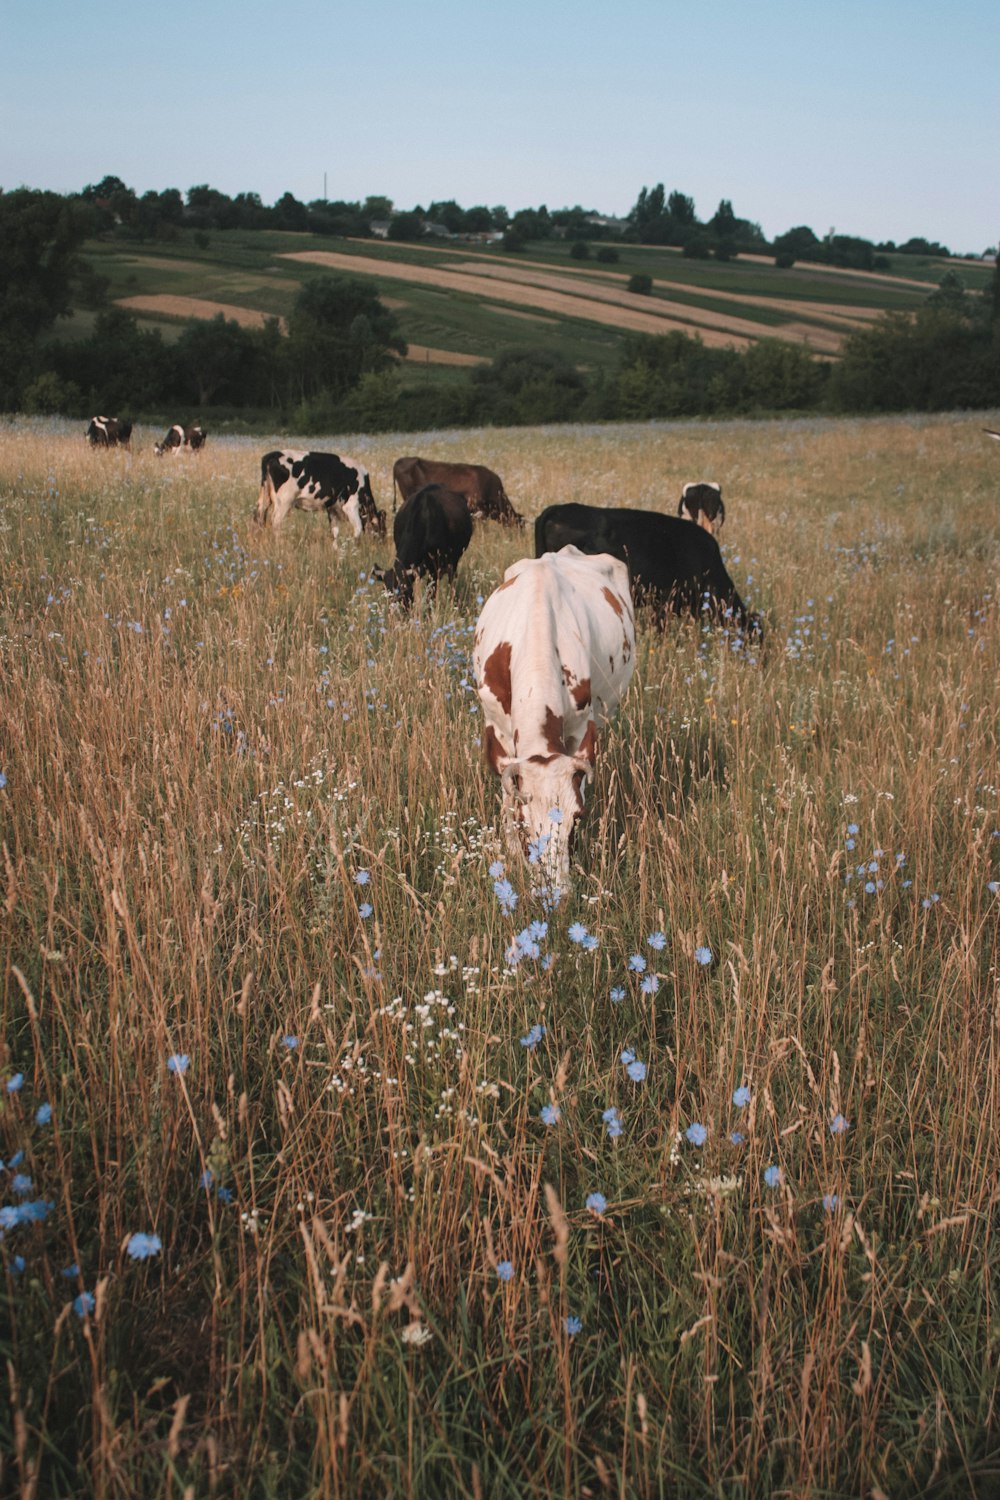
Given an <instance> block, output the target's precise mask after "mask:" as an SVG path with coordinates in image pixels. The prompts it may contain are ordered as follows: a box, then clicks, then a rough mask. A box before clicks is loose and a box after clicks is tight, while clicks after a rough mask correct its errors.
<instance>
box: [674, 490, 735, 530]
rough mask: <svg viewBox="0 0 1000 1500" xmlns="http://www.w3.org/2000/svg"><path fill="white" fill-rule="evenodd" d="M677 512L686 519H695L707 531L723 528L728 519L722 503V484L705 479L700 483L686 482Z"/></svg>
mask: <svg viewBox="0 0 1000 1500" xmlns="http://www.w3.org/2000/svg"><path fill="white" fill-rule="evenodd" d="M677 514H678V515H679V516H680V517H681V518H682V520H685V521H694V522H695V523H696V525H698V526H702V527H704V529H705V530H706V531H709V532H716V531H720V530H721V529H722V523H723V521H724V520H725V519H726V507H725V506H724V505H723V503H722V486H721V485H718V484H713V483H711V482H710V481H709V480H703V481H702V482H701V483H699V484H686V485H685V486H684V488H683V489H682V490H681V503H680V505H678V507H677Z"/></svg>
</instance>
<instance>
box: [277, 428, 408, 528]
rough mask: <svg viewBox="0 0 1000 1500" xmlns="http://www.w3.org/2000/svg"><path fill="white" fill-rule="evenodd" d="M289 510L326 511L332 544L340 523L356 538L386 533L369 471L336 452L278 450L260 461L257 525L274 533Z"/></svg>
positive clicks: (382, 513)
mask: <svg viewBox="0 0 1000 1500" xmlns="http://www.w3.org/2000/svg"><path fill="white" fill-rule="evenodd" d="M290 510H309V511H313V510H325V511H326V514H327V518H328V520H329V522H330V531H331V533H332V535H333V538H334V540H335V541H336V538H337V532H338V525H337V523H338V522H339V521H340V520H345V521H346V522H347V524H348V525H349V526H350V528H351V530H352V532H353V533H354V536H355V537H359V536H360V535H361V533H362V531H374V532H376V533H377V534H378V535H379V536H383V535H384V534H385V512H384V511H380V510H378V509H377V508H376V505H375V499H374V496H373V495H372V490H371V484H370V483H369V480H368V470H367V469H366V468H365V467H364V466H363V465H362V464H359V463H358V462H357V461H356V460H355V459H353V458H341V457H339V456H338V454H336V453H288V452H285V451H283V450H282V449H280V448H276V449H275V450H274V452H273V453H265V454H264V457H263V458H262V459H261V461H260V494H259V495H258V496H257V511H256V520H257V524H258V525H260V526H266V525H267V524H268V522H269V521H270V523H271V525H272V526H273V527H274V528H275V530H277V528H278V527H279V526H280V525H281V523H282V521H283V520H284V519H285V517H286V516H287V514H288V512H289V511H290Z"/></svg>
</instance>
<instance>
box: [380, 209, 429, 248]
mask: <svg viewBox="0 0 1000 1500" xmlns="http://www.w3.org/2000/svg"><path fill="white" fill-rule="evenodd" d="M423 233H424V216H423V214H421V213H418V212H417V211H416V209H414V210H413V211H412V212H411V213H405V214H395V215H394V216H393V218H391V219H390V220H389V238H390V239H391V240H419V239H421V238H422V237H423Z"/></svg>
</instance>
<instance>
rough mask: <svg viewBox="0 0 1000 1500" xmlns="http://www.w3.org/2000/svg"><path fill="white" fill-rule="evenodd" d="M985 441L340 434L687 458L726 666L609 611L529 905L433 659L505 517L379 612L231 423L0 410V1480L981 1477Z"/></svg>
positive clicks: (517, 463)
mask: <svg viewBox="0 0 1000 1500" xmlns="http://www.w3.org/2000/svg"><path fill="white" fill-rule="evenodd" d="M979 425H980V424H979V423H978V422H977V421H975V420H954V419H942V420H921V421H919V422H918V421H906V420H898V421H892V422H883V421H866V422H841V423H828V422H819V421H811V422H788V423H781V424H768V425H760V426H754V425H749V424H740V423H731V424H718V425H713V426H707V425H693V424H692V425H674V426H662V427H655V426H654V427H648V426H642V427H640V426H637V427H629V428H592V429H565V428H564V429H553V430H539V431H536V432H524V431H517V432H499V431H489V432H483V433H479V434H469V433H463V434H461V435H457V434H446V435H441V436H439V437H437V438H435V437H432V436H430V435H428V434H421V435H419V436H413V435H410V436H408V437H405V438H386V439H379V440H378V441H377V442H376V441H371V440H363V439H352V440H350V441H349V442H348V441H345V442H344V443H343V444H342V447H343V448H344V449H346V451H351V452H354V453H355V454H357V455H359V456H361V457H364V458H365V459H366V460H367V462H368V463H369V465H370V467H371V470H372V476H373V483H374V486H375V490H376V494H377V496H378V497H379V499H380V502H382V503H385V502H387V501H388V498H389V494H390V489H391V479H390V475H391V465H392V461H393V459H394V458H395V457H397V456H398V455H399V454H400V453H402V452H404V451H410V452H420V451H427V452H430V453H432V454H435V455H436V456H440V457H455V458H473V459H477V460H480V461H483V462H487V463H489V464H491V465H492V466H493V467H495V468H497V469H498V470H499V471H500V472H501V474H502V475H503V476H504V479H505V482H506V486H507V489H508V491H509V493H510V494H511V496H512V498H513V499H514V501H515V504H517V505H518V506H519V508H522V509H524V510H525V511H526V512H527V513H528V514H529V515H534V514H535V513H536V512H537V511H538V510H540V509H541V508H542V506H543V505H544V504H546V503H549V502H551V501H555V500H562V499H580V500H584V501H589V502H592V503H598V504H609V503H627V502H632V503H637V504H641V505H646V506H652V507H656V508H663V509H668V510H671V511H673V509H674V508H675V505H676V499H677V496H678V495H679V492H680V487H681V484H682V483H683V482H684V481H686V480H689V479H702V478H705V479H716V480H719V481H721V482H722V484H723V486H724V493H725V495H726V499H727V505H728V508H729V516H730V519H729V521H728V522H727V525H726V528H725V531H724V533H723V540H724V542H725V544H726V551H727V559H728V563H729V567H730V570H731V572H732V574H733V576H734V579H735V580H736V582H737V586H738V587H739V588H740V590H741V592H742V593H743V595H744V597H745V598H749V599H750V601H751V602H752V603H753V605H754V607H756V608H760V609H762V610H763V611H764V613H765V618H766V622H767V630H768V636H767V641H766V644H765V648H764V651H763V652H762V654H761V658H760V660H759V661H757V662H753V661H748V660H747V659H746V658H745V656H744V654H743V653H741V652H739V651H735V650H733V649H732V644H731V643H730V642H729V641H727V640H726V638H725V637H723V636H720V635H719V634H718V633H706V632H702V631H701V630H700V629H699V628H698V627H697V626H696V625H694V624H685V625H677V626H675V627H673V628H671V629H669V630H668V631H667V632H666V633H665V634H664V635H663V636H659V635H656V634H655V633H653V632H651V631H650V630H649V629H648V628H647V629H645V630H644V632H643V634H642V638H641V644H640V660H639V664H638V669H637V672H636V676H635V680H634V683H633V686H632V688H631V689H630V692H629V695H628V697H627V699H626V701H625V703H624V705H623V708H622V710H621V712H620V714H619V716H618V719H617V721H616V723H615V725H614V727H613V729H612V731H611V732H610V733H609V734H608V735H607V737H606V740H605V743H604V745H603V748H602V754H601V761H600V765H599V770H598V776H597V779H596V782H595V785H594V788H593V792H592V806H591V810H590V814H589V820H588V825H587V830H586V833H585V836H584V837H583V839H582V842H581V845H580V847H579V851H578V853H579V859H580V866H579V870H578V875H577V880H576V885H575V890H574V893H573V894H572V896H571V897H570V898H568V899H567V900H565V901H564V902H563V903H562V904H561V905H560V907H559V909H558V910H557V911H554V912H553V911H545V910H543V909H542V908H541V906H540V904H539V903H538V901H537V900H535V899H533V898H532V896H531V893H530V889H529V883H528V882H527V881H526V880H525V879H524V878H523V875H522V872H518V871H514V870H511V869H510V868H509V867H508V868H507V869H506V870H505V872H504V875H505V877H509V879H510V881H511V884H512V887H513V893H514V894H515V895H516V898H517V905H516V908H515V909H514V910H513V911H508V910H506V909H505V907H506V906H509V905H510V902H509V901H507V902H505V901H503V900H501V899H499V898H498V896H497V895H496V894H495V891H494V882H495V880H498V879H499V878H500V877H499V876H494V875H491V874H490V873H489V867H490V865H491V864H493V862H494V861H496V860H498V859H500V858H502V854H501V841H500V839H499V838H498V833H497V823H498V816H497V815H498V802H499V792H498V787H497V784H496V782H495V781H494V780H493V779H492V778H490V777H488V776H487V774H486V773H485V771H484V769H483V766H482V763H481V759H480V750H479V747H478V735H479V729H480V723H481V720H480V718H479V715H478V713H477V704H476V697H475V693H474V690H473V684H472V682H471V680H470V677H469V647H470V640H471V629H472V624H473V621H474V619H475V616H476V613H477V609H478V604H479V600H480V597H481V596H485V595H486V594H487V593H488V592H489V590H490V589H491V588H492V587H493V586H494V584H495V583H496V581H497V580H498V579H499V577H500V575H501V573H502V570H503V568H504V567H505V566H506V565H507V563H509V562H510V561H511V560H513V559H514V558H515V557H516V556H518V555H521V553H522V551H523V550H528V549H529V548H530V532H529V533H527V534H525V535H523V536H514V535H511V534H510V533H508V532H505V531H502V530H500V529H499V528H493V527H490V526H488V525H484V526H481V527H479V529H478V530H477V534H476V536H475V538H474V540H473V545H472V549H471V551H470V553H469V554H468V556H467V558H466V560H465V561H464V562H463V564H462V567H461V569H460V574H459V580H458V585H457V588H456V590H455V592H454V593H451V592H449V591H448V590H442V594H441V597H440V598H439V600H438V602H437V603H436V605H434V607H433V608H425V609H424V610H423V611H422V612H418V613H417V614H416V615H415V617H414V618H412V619H409V620H405V619H400V618H398V617H397V615H396V614H395V613H394V611H393V610H391V609H389V608H388V607H387V604H386V600H385V597H384V595H383V594H381V593H380V592H379V588H377V587H372V586H370V585H369V583H368V581H367V570H368V569H369V568H370V566H371V565H372V564H373V563H374V562H375V561H376V560H384V549H382V551H381V552H380V550H379V548H378V545H377V544H375V543H373V542H371V541H369V540H368V539H367V538H364V539H363V540H362V541H361V543H359V544H358V545H356V546H355V545H353V544H348V545H346V546H343V547H342V548H341V550H340V551H339V552H335V551H333V550H332V549H331V546H330V541H329V536H328V533H327V530H326V527H325V525H324V524H323V522H322V521H321V520H320V519H318V518H312V517H305V516H301V515H297V514H296V515H293V516H292V517H290V518H289V521H288V522H287V524H286V527H285V530H284V532H283V533H281V534H279V535H277V536H274V535H272V534H269V533H267V534H261V533H258V532H257V531H256V530H255V529H254V528H253V527H252V526H251V524H250V513H251V510H252V507H253V503H254V499H255V494H256V486H257V459H258V457H259V454H260V452H262V451H264V449H265V448H266V447H267V446H269V445H268V443H267V442H264V441H256V442H254V441H252V440H230V441H213V440H212V439H211V438H210V439H209V447H208V449H207V450H206V452H205V453H204V454H203V455H201V456H200V457H193V458H191V459H189V460H187V461H185V459H183V458H182V459H179V460H170V459H165V460H162V461H158V460H156V459H154V458H153V456H152V454H151V452H150V451H149V448H150V445H151V442H152V437H153V436H154V435H148V436H149V442H148V443H145V442H143V443H142V446H141V447H137V451H136V452H135V453H134V454H133V455H132V456H126V455H120V454H114V453H112V454H97V453H90V452H88V451H86V449H85V446H84V444H83V441H82V438H81V437H80V436H79V434H78V433H76V432H75V431H73V432H70V431H69V430H66V429H62V428H60V427H58V426H57V425H54V424H53V425H49V426H47V425H45V424H40V423H39V424H14V425H11V426H8V427H6V428H4V429H3V430H2V431H0V589H2V593H0V772H2V773H3V775H4V777H5V778H6V783H5V785H4V786H3V787H2V789H0V843H2V849H0V857H2V870H0V903H2V913H3V915H2V919H0V1098H2V1102H3V1108H2V1113H0V1158H2V1160H3V1162H4V1164H5V1168H4V1171H3V1172H2V1173H0V1187H2V1190H3V1191H2V1202H3V1205H4V1215H5V1217H4V1220H3V1223H4V1231H3V1232H4V1238H3V1241H2V1243H0V1261H2V1265H3V1274H4V1285H3V1289H2V1291H0V1298H2V1308H3V1311H2V1313H0V1355H2V1367H3V1370H4V1372H5V1380H6V1385H7V1400H6V1401H4V1402H3V1403H2V1404H0V1412H2V1413H3V1414H2V1415H0V1490H4V1491H9V1492H11V1493H16V1494H20V1495H23V1496H32V1495H38V1496H42V1495H47V1494H52V1495H60V1496H69V1495H85V1494H97V1495H102V1496H104V1495H107V1496H112V1495H114V1496H118V1495H120V1496H128V1495H135V1494H150V1495H152V1494H157V1495H160V1494H162V1495H177V1496H181V1495H187V1494H192V1495H194V1494H198V1495H201V1494H218V1495H226V1494H241V1495H242V1494H245V1495H261V1496H269V1495H288V1496H291V1495H295V1496H302V1495H317V1496H320V1495H321V1496H344V1497H354V1496H358V1495H378V1496H381V1495H384V1494H396V1493H399V1494H407V1495H415V1496H424V1495H426V1496H447V1495H456V1496H459V1495H461V1496H465V1495H469V1494H473V1495H482V1496H491V1497H492V1496H504V1495H508V1496H521V1495H538V1496H542V1495H545V1496H548V1495H574V1496H576V1495H585V1494H593V1495H597V1494H603V1493H617V1494H620V1495H652V1494H674V1493H676V1494H683V1495H705V1496H707V1495H723V1494H724V1495H726V1496H737V1495H747V1496H750V1495H762V1494H768V1493H775V1494H777V1493H780V1494H794V1495H800V1496H805V1495H814V1494H815V1495H819V1494H833V1495H855V1494H862V1493H863V1494H877V1493H879V1492H881V1493H884V1494H886V1495H909V1494H917V1493H925V1492H933V1493H939V1494H955V1495H958V1494H962V1495H965V1494H984V1495H985V1494H991V1493H995V1488H996V1485H997V1483H998V1482H1000V1479H998V1476H1000V1439H998V1433H997V1409H996V1396H997V1355H998V1322H997V1317H998V1314H997V1307H996V1295H997V1291H998V1266H1000V1255H998V1249H997V1244H996V1235H995V1227H996V1223H997V1207H998V1157H1000V1148H998V1132H997V1125H998V1063H1000V1058H998V1042H1000V1034H998V1028H1000V992H998V983H997V918H998V912H1000V896H998V894H997V892H996V889H995V886H996V882H997V880H998V878H1000V833H998V830H1000V811H998V793H997V788H998V785H1000V768H998V764H997V740H996V688H997V679H998V644H1000V632H998V621H997V599H996V590H997V575H998V560H1000V543H998V528H997V519H996V493H997V481H998V475H997V469H996V463H995V459H996V454H995V452H993V451H992V449H991V448H990V446H989V445H988V444H987V443H986V442H985V440H984V439H981V436H980V434H979V432H978V427H979ZM994 425H995V424H994ZM156 436H158V434H156ZM314 446H315V445H314ZM855 829H856V831H852V830H855ZM365 873H367V878H365ZM867 885H872V886H873V887H874V889H873V890H872V891H867V890H866V886H867ZM991 885H992V886H994V889H991V888H990V887H991ZM502 891H503V887H502V886H501V892H502ZM369 908H370V914H368V912H369ZM532 922H544V923H547V929H546V930H545V932H544V934H543V933H542V932H541V929H540V927H535V928H534V930H533V935H532V934H530V933H527V932H525V929H527V928H528V927H529V924H531V923H532ZM574 924H582V926H583V927H585V928H586V930H587V933H588V934H589V936H590V938H596V939H597V946H596V947H594V946H593V945H592V943H591V944H589V945H588V944H587V943H586V942H584V941H583V940H581V933H580V930H579V928H578V927H576V926H574ZM571 927H572V929H573V937H571V936H570V929H571ZM518 933H524V936H523V938H522V944H521V956H520V958H519V960H518V961H516V962H512V958H513V957H514V956H516V955H512V953H511V945H512V942H513V941H514V939H515V938H516V935H517V934H518ZM657 933H662V934H663V943H662V946H655V943H658V942H659V939H658V938H656V939H655V940H654V944H652V945H651V944H650V942H649V941H648V940H649V938H650V936H652V935H654V934H657ZM533 943H534V944H536V945H537V954H538V956H537V957H535V956H533V954H534V952H535V949H534V948H533V946H532V944H533ZM699 950H700V952H699ZM705 950H708V952H709V953H710V959H709V961H708V962H705V963H702V962H700V961H699V958H701V959H704V958H705V957H706V952H705ZM632 955H638V956H639V957H640V958H641V959H642V960H644V961H645V964H646V967H645V969H644V970H642V969H641V968H640V967H639V965H638V964H636V966H635V967H634V968H633V969H630V968H629V962H630V958H631V956H632ZM612 991H614V995H615V998H613V997H612ZM619 992H622V994H621V998H618V996H619ZM539 1028H544V1031H540V1030H539ZM535 1038H537V1040H534V1039H535ZM623 1054H624V1060H623ZM629 1054H632V1056H631V1058H630V1056H629ZM183 1057H186V1058H187V1059H188V1062H187V1065H186V1067H185V1066H184V1065H183V1064H182V1063H177V1062H175V1066H174V1070H171V1068H170V1066H169V1065H168V1059H171V1058H174V1059H177V1058H183ZM636 1063H642V1064H644V1065H645V1076H644V1077H641V1076H640V1075H641V1074H642V1073H643V1069H642V1068H637V1067H636V1066H635V1064H636ZM630 1064H631V1070H632V1074H634V1075H636V1076H635V1077H633V1076H630V1072H629V1065H630ZM19 1074H20V1075H22V1082H21V1084H20V1086H18V1084H17V1075H19ZM742 1089H745V1090H748V1091H749V1098H748V1102H746V1103H741V1102H734V1099H733V1095H734V1092H736V1091H738V1090H742ZM745 1097H746V1096H745V1095H744V1094H743V1093H737V1101H742V1100H743V1099H744V1098H745ZM46 1104H48V1105H50V1106H51V1111H52V1113H51V1119H50V1120H49V1121H48V1123H38V1120H37V1118H36V1112H37V1111H38V1110H39V1108H40V1107H42V1106H44V1105H46ZM543 1108H546V1114H547V1116H548V1118H549V1119H551V1120H552V1121H553V1123H551V1124H546V1123H545V1122H544V1121H543V1119H542V1117H541V1110H542V1109H543ZM610 1110H614V1111H616V1112H617V1113H616V1114H615V1115H611V1116H610V1117H608V1118H605V1115H606V1112H607V1111H610ZM41 1118H42V1121H43V1122H44V1121H45V1118H46V1116H45V1112H44V1110H43V1113H42V1117H41ZM695 1125H700V1126H701V1127H703V1131H699V1130H691V1127H692V1126H695ZM609 1127H610V1128H609ZM689 1130H691V1136H690V1137H689V1136H688V1131H689ZM619 1131H620V1134H619V1133H618V1132H619ZM702 1135H703V1137H704V1138H703V1139H702ZM697 1141H701V1144H696V1142H697ZM18 1153H23V1157H20V1158H19V1156H18ZM24 1179H30V1182H29V1183H28V1185H25V1182H24ZM594 1193H598V1194H601V1195H603V1202H604V1206H603V1211H601V1199H593V1198H591V1203H592V1205H593V1206H592V1207H591V1208H588V1207H587V1199H588V1197H591V1195H592V1194H594ZM26 1204H27V1205H32V1207H30V1208H29V1209H28V1210H27V1211H24V1205H26ZM19 1205H20V1207H19ZM136 1232H141V1233H145V1234H152V1235H155V1236H157V1237H158V1239H159V1242H160V1246H161V1248H160V1249H159V1251H158V1252H156V1253H154V1254H152V1255H150V1256H149V1257H148V1258H146V1259H136V1258H134V1257H133V1255H132V1254H131V1253H130V1249H129V1246H130V1244H131V1245H132V1248H133V1249H134V1248H135V1245H134V1242H132V1241H131V1236H132V1235H134V1234H135V1233H136ZM154 1243H155V1242H154ZM498 1268H499V1270H498ZM86 1294H90V1296H92V1297H93V1299H94V1302H93V1308H92V1310H88V1309H89V1307H90V1303H89V1299H88V1298H87V1296H86ZM81 1298H82V1299H83V1300H76V1301H75V1300H74V1299H81ZM567 1320H569V1321H568V1322H567Z"/></svg>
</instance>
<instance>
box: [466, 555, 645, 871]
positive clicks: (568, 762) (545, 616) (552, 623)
mask: <svg viewBox="0 0 1000 1500" xmlns="http://www.w3.org/2000/svg"><path fill="white" fill-rule="evenodd" d="M472 659H473V667H474V670H475V675H476V687H477V689H478V692H479V698H480V702H481V703H482V705H483V713H484V715H485V718H486V725H485V729H484V733H483V746H484V749H485V751H486V759H487V761H488V762H489V764H490V766H491V767H492V768H493V770H494V771H496V772H497V774H498V775H499V777H500V784H501V788H502V795H503V823H504V833H505V836H506V839H507V843H508V846H509V848H510V849H511V851H512V853H513V854H514V855H515V856H520V857H525V858H527V860H528V862H529V863H530V864H537V865H539V867H540V869H541V870H542V872H544V874H545V875H546V877H547V878H548V879H549V880H551V881H553V882H555V883H557V884H558V883H559V882H562V883H564V884H565V882H566V880H567V877H568V875H569V857H570V851H571V848H572V842H573V834H574V830H575V828H576V824H577V823H578V821H579V819H580V817H581V816H582V814H583V792H584V785H585V783H587V782H589V781H591V780H592V778H593V774H594V760H595V757H596V754H597V735H598V732H599V731H600V730H601V729H603V728H604V726H605V724H606V723H607V722H608V720H609V719H610V718H611V716H612V714H613V713H614V712H615V709H616V708H617V707H618V703H619V701H620V699H621V696H622V694H623V693H624V691H625V689H626V687H627V686H628V683H629V679H630V678H631V676H632V670H633V667H634V665H635V618H634V615H633V612H632V601H631V599H630V598H629V591H628V570H627V569H626V567H625V565H624V563H621V562H619V561H618V559H617V558H614V557H608V556H604V557H590V556H586V555H585V554H584V553H583V552H581V551H579V550H578V549H577V548H576V547H564V548H563V549H562V550H561V551H559V552H556V553H547V554H546V555H545V556H544V557H540V558H538V559H537V560H533V559H532V558H528V557H526V558H522V559H521V560H520V562H516V563H513V564H512V565H511V566H510V567H509V568H508V569H507V571H506V573H505V574H504V581H503V583H502V584H500V586H499V588H497V589H496V590H494V592H493V593H492V594H491V595H490V597H489V598H488V599H487V601H486V603H485V605H484V606H483V611H482V613H481V615H480V616H479V620H478V621H477V623H476V631H475V639H474V644H473V652H472Z"/></svg>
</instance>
